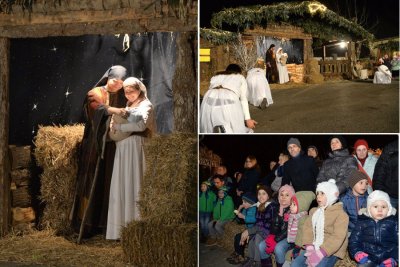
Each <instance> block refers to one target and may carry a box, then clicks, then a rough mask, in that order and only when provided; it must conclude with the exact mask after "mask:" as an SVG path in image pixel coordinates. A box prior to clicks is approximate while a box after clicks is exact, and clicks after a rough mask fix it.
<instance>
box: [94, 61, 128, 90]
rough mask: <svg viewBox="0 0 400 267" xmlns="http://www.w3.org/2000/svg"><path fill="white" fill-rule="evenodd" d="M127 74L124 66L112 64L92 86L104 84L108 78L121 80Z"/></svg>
mask: <svg viewBox="0 0 400 267" xmlns="http://www.w3.org/2000/svg"><path fill="white" fill-rule="evenodd" d="M127 75H128V70H127V69H126V68H125V67H123V66H121V65H115V66H112V67H111V68H109V69H108V70H107V71H106V73H104V75H103V77H101V79H100V80H99V81H98V82H97V83H96V85H95V86H94V87H98V86H103V85H106V84H107V81H108V79H118V80H122V81H123V80H125V78H126V76H127Z"/></svg>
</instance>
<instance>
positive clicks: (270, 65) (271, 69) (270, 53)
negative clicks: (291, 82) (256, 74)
mask: <svg viewBox="0 0 400 267" xmlns="http://www.w3.org/2000/svg"><path fill="white" fill-rule="evenodd" d="M265 64H266V67H267V68H266V76H267V80H268V82H269V83H270V84H271V83H276V82H279V73H278V67H277V65H276V55H275V45H274V44H271V45H270V46H269V48H268V50H267V52H266V53H265Z"/></svg>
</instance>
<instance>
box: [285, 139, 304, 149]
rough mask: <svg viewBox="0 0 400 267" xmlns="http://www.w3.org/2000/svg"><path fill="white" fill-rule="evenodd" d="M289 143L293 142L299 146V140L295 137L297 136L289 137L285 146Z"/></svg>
mask: <svg viewBox="0 0 400 267" xmlns="http://www.w3.org/2000/svg"><path fill="white" fill-rule="evenodd" d="M291 144H295V145H296V146H298V147H300V148H301V145H300V141H299V139H297V138H294V137H290V139H289V141H287V145H286V147H288V146H289V145H291Z"/></svg>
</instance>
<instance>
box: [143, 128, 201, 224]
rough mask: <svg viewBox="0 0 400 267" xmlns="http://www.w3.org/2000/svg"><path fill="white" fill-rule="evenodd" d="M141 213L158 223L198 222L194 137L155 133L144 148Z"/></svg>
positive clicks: (144, 217)
mask: <svg viewBox="0 0 400 267" xmlns="http://www.w3.org/2000/svg"><path fill="white" fill-rule="evenodd" d="M145 155H146V173H145V175H144V179H143V182H142V190H141V192H140V202H139V208H140V214H141V218H142V219H149V220H151V221H152V222H154V223H160V224H174V223H176V224H181V223H185V222H195V221H197V189H196V188H197V186H196V177H197V136H196V135H194V134H184V133H175V134H171V135H168V136H155V137H153V138H152V139H151V140H150V141H149V142H148V143H147V144H146V147H145Z"/></svg>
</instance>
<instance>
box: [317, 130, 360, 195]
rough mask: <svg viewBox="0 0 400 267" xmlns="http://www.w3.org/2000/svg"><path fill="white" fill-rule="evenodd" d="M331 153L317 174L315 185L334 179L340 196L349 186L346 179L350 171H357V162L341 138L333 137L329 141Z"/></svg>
mask: <svg viewBox="0 0 400 267" xmlns="http://www.w3.org/2000/svg"><path fill="white" fill-rule="evenodd" d="M329 144H330V147H331V152H330V153H329V158H327V159H326V160H325V161H324V163H323V164H322V167H321V169H320V171H319V173H318V177H317V183H322V182H326V181H328V180H329V179H334V180H335V181H336V185H337V187H338V188H339V193H340V195H342V194H344V193H345V192H346V190H347V187H348V186H349V183H348V179H349V176H350V173H351V171H352V170H355V169H357V161H356V159H355V158H354V157H352V156H351V155H350V153H349V150H348V149H347V143H346V140H345V139H344V138H343V137H342V136H333V137H331V138H330V140H329Z"/></svg>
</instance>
